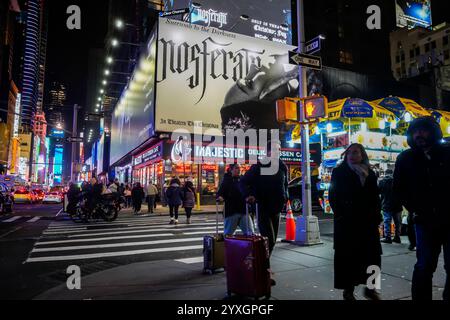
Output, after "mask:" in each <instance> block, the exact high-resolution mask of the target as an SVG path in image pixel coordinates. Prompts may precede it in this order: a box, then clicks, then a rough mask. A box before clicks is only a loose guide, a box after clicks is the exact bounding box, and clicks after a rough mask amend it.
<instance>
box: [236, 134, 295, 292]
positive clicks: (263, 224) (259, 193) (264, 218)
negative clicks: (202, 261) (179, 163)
mask: <svg viewBox="0 0 450 320" xmlns="http://www.w3.org/2000/svg"><path fill="white" fill-rule="evenodd" d="M269 145H271V146H272V149H273V150H268V152H267V157H268V158H271V159H270V160H271V161H278V171H277V172H276V173H275V174H272V175H264V174H261V171H262V170H261V169H262V168H269V167H270V166H271V165H273V163H272V162H270V163H269V164H262V163H261V162H258V163H257V164H254V165H252V166H251V168H250V170H248V171H247V172H246V173H245V175H244V176H243V177H242V178H241V180H240V183H239V188H240V191H241V194H242V195H243V197H244V199H245V200H246V202H248V203H250V204H254V203H255V202H257V203H258V206H259V216H258V218H257V224H258V229H259V232H260V233H261V235H262V236H263V237H267V238H268V240H269V254H270V255H271V254H272V251H273V249H274V247H275V243H276V241H277V236H278V227H279V225H280V214H281V211H282V210H283V207H284V204H285V203H286V201H287V200H288V199H289V193H288V171H287V167H286V165H285V164H284V162H283V161H281V160H280V159H279V158H277V157H272V153H273V154H274V155H276V154H279V149H280V143H279V142H274V143H271V144H269ZM277 151H278V152H277ZM271 274H272V275H273V273H271ZM271 283H272V285H275V284H276V282H275V280H274V279H271Z"/></svg>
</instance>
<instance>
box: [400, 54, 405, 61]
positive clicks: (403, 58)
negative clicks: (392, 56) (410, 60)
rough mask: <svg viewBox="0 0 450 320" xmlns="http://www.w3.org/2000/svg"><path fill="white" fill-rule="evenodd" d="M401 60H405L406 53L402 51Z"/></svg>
mask: <svg viewBox="0 0 450 320" xmlns="http://www.w3.org/2000/svg"><path fill="white" fill-rule="evenodd" d="M400 61H405V53H404V52H402V55H401V56H400Z"/></svg>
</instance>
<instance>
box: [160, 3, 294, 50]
mask: <svg viewBox="0 0 450 320" xmlns="http://www.w3.org/2000/svg"><path fill="white" fill-rule="evenodd" d="M198 2H199V3H201V7H200V8H193V7H192V1H191V0H164V6H165V10H166V11H171V10H175V9H182V8H192V13H191V16H190V17H189V15H187V16H186V17H184V18H185V21H189V19H191V22H192V23H193V24H197V25H201V26H206V27H215V28H219V29H222V30H224V31H232V32H235V33H239V34H244V35H247V36H250V37H255V38H260V39H264V40H271V41H276V42H281V43H285V44H292V21H291V1H290V0H245V1H243V0H227V1H217V0H203V1H198ZM241 16H242V17H241ZM173 18H176V16H174V17H173ZM243 18H244V19H243Z"/></svg>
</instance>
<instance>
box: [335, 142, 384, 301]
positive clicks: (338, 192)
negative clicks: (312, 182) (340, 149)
mask: <svg viewBox="0 0 450 320" xmlns="http://www.w3.org/2000/svg"><path fill="white" fill-rule="evenodd" d="M343 156H344V160H343V162H342V163H341V164H340V165H339V166H337V167H336V168H335V169H334V170H333V173H332V175H331V185H330V194H329V199H330V205H331V208H332V209H333V212H334V287H335V288H336V289H343V290H344V291H343V298H344V300H356V298H355V296H354V290H355V286H358V285H360V284H367V281H368V277H369V276H370V275H369V274H368V273H367V268H368V267H369V266H378V267H379V268H381V254H382V249H381V244H380V234H379V230H378V226H379V225H380V223H381V221H382V218H381V201H380V197H379V191H378V186H377V177H376V175H375V173H374V171H372V169H370V164H369V157H368V156H367V153H366V151H365V149H364V147H363V146H362V145H360V144H357V143H354V144H351V145H350V146H349V147H348V148H347V150H345V152H344V154H343ZM364 295H365V297H366V298H368V299H370V300H380V299H381V298H380V295H379V293H378V292H377V291H376V290H375V289H369V288H368V287H366V288H365V289H364Z"/></svg>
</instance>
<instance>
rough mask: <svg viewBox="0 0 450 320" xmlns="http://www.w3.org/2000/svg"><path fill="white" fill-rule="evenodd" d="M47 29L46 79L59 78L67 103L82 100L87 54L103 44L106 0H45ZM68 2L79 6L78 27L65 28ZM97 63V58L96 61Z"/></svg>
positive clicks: (105, 23)
mask: <svg viewBox="0 0 450 320" xmlns="http://www.w3.org/2000/svg"><path fill="white" fill-rule="evenodd" d="M48 2H49V3H50V7H49V9H50V10H49V32H48V48H47V76H46V77H47V83H49V82H50V81H61V82H63V83H65V84H66V86H67V90H68V97H67V98H68V99H67V104H69V105H72V104H75V103H77V104H79V105H82V106H84V105H85V104H86V90H87V85H88V84H87V73H88V70H87V68H88V54H89V49H91V48H104V47H105V37H106V33H107V27H108V25H107V23H108V2H109V1H108V0H48ZM69 5H78V6H79V7H80V8H81V22H82V25H81V30H69V29H67V27H66V21H67V18H68V17H69V15H68V14H67V13H66V10H67V7H68V6H69ZM99 63H100V61H99Z"/></svg>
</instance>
